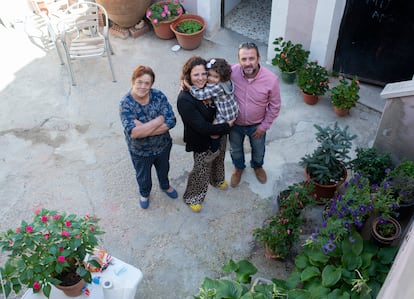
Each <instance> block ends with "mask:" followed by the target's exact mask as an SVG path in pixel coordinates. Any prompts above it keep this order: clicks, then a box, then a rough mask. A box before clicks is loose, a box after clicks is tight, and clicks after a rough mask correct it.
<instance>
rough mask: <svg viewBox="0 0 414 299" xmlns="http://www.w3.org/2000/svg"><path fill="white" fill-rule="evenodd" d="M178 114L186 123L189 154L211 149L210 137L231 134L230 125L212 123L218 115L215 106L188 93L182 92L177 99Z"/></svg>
mask: <svg viewBox="0 0 414 299" xmlns="http://www.w3.org/2000/svg"><path fill="white" fill-rule="evenodd" d="M177 108H178V113H179V114H180V116H181V119H182V121H183V123H184V142H185V143H186V145H185V150H186V151H187V152H196V153H201V152H205V151H207V150H208V149H209V148H210V143H211V138H210V135H224V134H228V133H229V132H230V126H229V124H228V123H224V124H215V125H213V124H212V122H213V120H214V117H215V115H216V107H215V106H214V104H209V105H206V104H204V102H203V101H199V100H197V99H195V98H194V97H193V96H192V95H191V94H190V93H189V92H188V91H184V90H183V91H181V92H180V93H179V94H178V99H177Z"/></svg>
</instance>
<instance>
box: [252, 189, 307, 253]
mask: <svg viewBox="0 0 414 299" xmlns="http://www.w3.org/2000/svg"><path fill="white" fill-rule="evenodd" d="M312 193H313V185H312V184H305V183H304V182H302V183H296V184H293V185H291V186H289V189H288V194H287V195H286V197H282V198H281V197H279V198H280V200H279V205H280V206H279V210H278V211H277V212H276V215H272V216H270V217H269V218H267V219H266V220H265V221H264V222H263V225H262V226H261V227H258V228H255V229H254V230H253V236H254V237H255V238H256V240H258V241H260V242H262V243H263V244H265V246H267V248H268V249H270V251H272V253H273V254H274V256H276V257H277V258H279V259H284V258H286V257H287V256H288V255H289V254H291V251H292V247H293V246H294V245H295V244H296V242H297V241H298V239H299V234H300V232H301V227H300V226H301V224H302V221H303V218H302V217H301V216H300V212H301V211H302V209H303V208H304V207H305V205H306V204H308V203H311V202H312V201H313V198H312Z"/></svg>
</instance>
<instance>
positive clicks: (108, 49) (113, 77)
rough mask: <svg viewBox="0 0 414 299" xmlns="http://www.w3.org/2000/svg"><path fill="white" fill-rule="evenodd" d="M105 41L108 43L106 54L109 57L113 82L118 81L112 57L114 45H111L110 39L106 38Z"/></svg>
mask: <svg viewBox="0 0 414 299" xmlns="http://www.w3.org/2000/svg"><path fill="white" fill-rule="evenodd" d="M105 43H106V56H107V57H108V63H109V67H110V69H111V74H112V82H116V79H115V72H114V68H113V66H112V59H111V55H112V54H113V52H112V47H111V44H110V42H109V40H107V39H106V40H105Z"/></svg>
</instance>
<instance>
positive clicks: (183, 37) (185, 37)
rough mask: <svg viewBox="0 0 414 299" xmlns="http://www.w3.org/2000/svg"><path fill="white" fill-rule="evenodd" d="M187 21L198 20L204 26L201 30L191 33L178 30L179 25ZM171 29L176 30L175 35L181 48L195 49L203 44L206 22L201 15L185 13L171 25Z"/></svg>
mask: <svg viewBox="0 0 414 299" xmlns="http://www.w3.org/2000/svg"><path fill="white" fill-rule="evenodd" d="M185 21H196V22H198V23H201V25H202V26H203V27H202V28H201V30H200V31H198V32H195V33H191V34H187V33H181V32H178V31H177V27H178V26H179V25H180V24H181V23H183V22H185ZM170 29H171V31H172V32H174V35H175V37H176V38H177V41H178V44H179V45H180V46H181V48H183V49H185V50H194V49H196V48H198V47H199V46H200V45H201V41H202V39H203V34H204V30H205V29H206V22H205V21H204V19H203V18H202V17H201V16H199V15H194V14H184V15H182V16H181V18H180V19H178V20H177V21H176V22H174V23H173V24H171V25H170Z"/></svg>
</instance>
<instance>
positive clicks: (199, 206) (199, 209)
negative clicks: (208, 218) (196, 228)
mask: <svg viewBox="0 0 414 299" xmlns="http://www.w3.org/2000/svg"><path fill="white" fill-rule="evenodd" d="M190 209H191V210H192V211H193V212H196V213H198V212H200V211H201V205H200V204H199V203H198V204H195V205H190Z"/></svg>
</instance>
